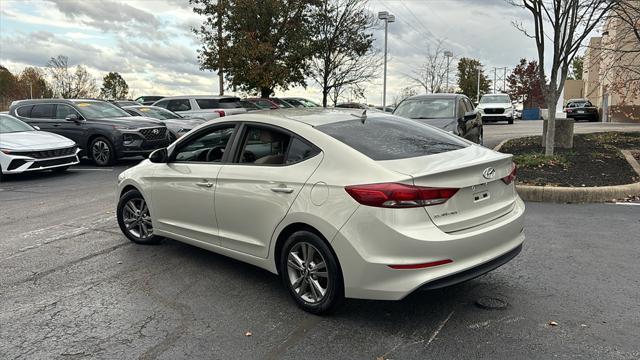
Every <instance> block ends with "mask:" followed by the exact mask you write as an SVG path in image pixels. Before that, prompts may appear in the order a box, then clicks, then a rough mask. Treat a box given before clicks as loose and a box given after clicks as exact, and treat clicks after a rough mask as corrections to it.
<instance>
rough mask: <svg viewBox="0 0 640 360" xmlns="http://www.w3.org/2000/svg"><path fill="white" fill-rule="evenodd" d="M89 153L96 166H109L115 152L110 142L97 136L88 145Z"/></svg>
mask: <svg viewBox="0 0 640 360" xmlns="http://www.w3.org/2000/svg"><path fill="white" fill-rule="evenodd" d="M89 155H90V156H91V158H92V159H93V162H95V163H96V165H98V166H109V165H112V164H113V163H114V162H115V159H116V154H115V151H114V148H113V145H111V142H110V141H109V140H107V139H106V138H104V137H102V136H99V137H97V138H95V139H93V141H91V145H90V146H89Z"/></svg>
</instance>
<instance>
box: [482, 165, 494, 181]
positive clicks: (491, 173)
mask: <svg viewBox="0 0 640 360" xmlns="http://www.w3.org/2000/svg"><path fill="white" fill-rule="evenodd" d="M494 176H496V169H494V168H492V167H488V168H486V169H484V171H483V172H482V177H484V178H485V179H491V178H493V177H494Z"/></svg>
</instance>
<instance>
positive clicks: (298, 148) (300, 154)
mask: <svg viewBox="0 0 640 360" xmlns="http://www.w3.org/2000/svg"><path fill="white" fill-rule="evenodd" d="M319 152H320V150H318V148H316V147H314V146H312V145H310V144H308V143H307V142H305V141H303V140H301V139H299V138H297V137H294V138H293V139H291V144H290V145H289V151H288V152H287V158H286V160H285V164H287V165H289V164H295V163H297V162H300V161H304V160H306V159H308V158H311V157H314V156H315V155H317V154H318V153H319Z"/></svg>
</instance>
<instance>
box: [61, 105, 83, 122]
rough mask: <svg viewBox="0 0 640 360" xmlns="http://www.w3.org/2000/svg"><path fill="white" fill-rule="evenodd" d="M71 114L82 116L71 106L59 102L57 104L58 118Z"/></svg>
mask: <svg viewBox="0 0 640 360" xmlns="http://www.w3.org/2000/svg"><path fill="white" fill-rule="evenodd" d="M71 114H75V115H76V116H77V117H78V118H80V115H79V114H78V112H77V111H76V110H75V109H74V108H72V107H71V106H69V105H64V104H58V105H57V106H56V119H58V120H64V119H66V118H67V116H69V115H71Z"/></svg>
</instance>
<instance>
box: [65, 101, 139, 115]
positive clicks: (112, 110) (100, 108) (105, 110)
mask: <svg viewBox="0 0 640 360" xmlns="http://www.w3.org/2000/svg"><path fill="white" fill-rule="evenodd" d="M76 106H77V107H78V110H80V113H81V114H82V116H84V118H85V119H104V118H115V117H127V116H131V115H129V114H128V113H127V112H126V111H124V110H122V109H120V108H119V107H117V106H115V105H113V104H109V103H107V102H101V101H86V102H78V103H76Z"/></svg>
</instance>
